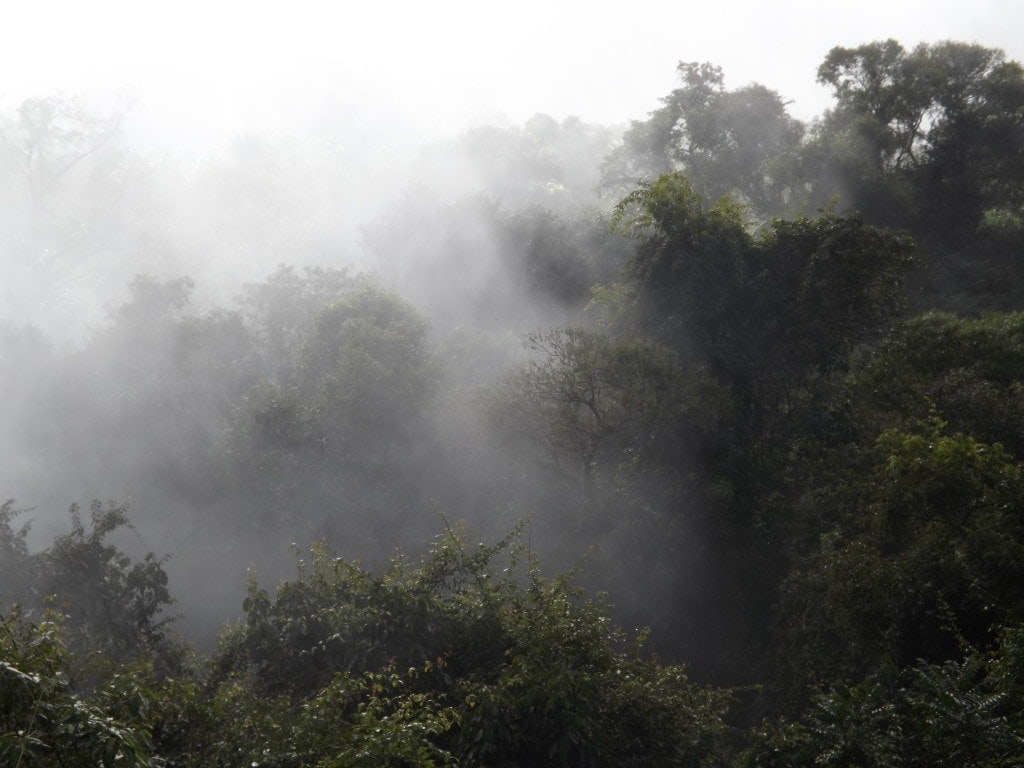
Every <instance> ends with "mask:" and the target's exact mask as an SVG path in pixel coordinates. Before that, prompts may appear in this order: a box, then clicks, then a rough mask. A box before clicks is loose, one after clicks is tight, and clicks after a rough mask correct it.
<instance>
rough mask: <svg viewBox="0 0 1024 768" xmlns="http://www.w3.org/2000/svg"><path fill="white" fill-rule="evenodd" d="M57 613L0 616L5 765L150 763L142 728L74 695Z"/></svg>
mask: <svg viewBox="0 0 1024 768" xmlns="http://www.w3.org/2000/svg"><path fill="white" fill-rule="evenodd" d="M58 618H59V617H57V616H55V615H53V614H49V615H47V616H46V617H45V618H44V620H43V621H41V622H40V623H39V624H28V623H27V622H24V621H23V620H21V619H20V618H19V617H18V616H17V615H14V616H11V617H9V618H5V617H3V616H0V764H3V765H9V766H12V768H21V767H22V766H24V768H30V767H38V768H49V767H50V766H60V767H61V768H65V767H66V768H94V767H95V766H103V768H113V766H125V765H129V766H137V767H138V768H147V767H148V766H149V765H150V763H149V760H148V755H149V752H150V744H149V740H148V738H147V734H146V732H145V731H144V730H135V729H133V728H130V727H126V726H125V725H124V724H123V723H122V722H120V721H118V720H116V719H114V718H112V717H110V716H108V715H107V714H106V713H105V712H104V711H103V710H102V709H101V708H99V707H97V706H96V705H94V704H91V703H88V702H86V701H84V700H82V699H81V698H80V697H79V696H78V695H76V694H75V693H73V692H72V690H71V683H70V679H69V677H70V674H69V673H70V669H71V667H70V665H69V656H68V652H67V649H66V647H65V646H64V643H63V640H62V632H61V626H60V623H59V622H58V621H57V619H58Z"/></svg>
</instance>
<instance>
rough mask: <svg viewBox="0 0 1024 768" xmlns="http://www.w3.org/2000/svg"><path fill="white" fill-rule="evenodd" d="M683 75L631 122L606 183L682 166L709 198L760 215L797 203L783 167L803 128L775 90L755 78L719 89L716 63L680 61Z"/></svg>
mask: <svg viewBox="0 0 1024 768" xmlns="http://www.w3.org/2000/svg"><path fill="white" fill-rule="evenodd" d="M678 71H679V77H680V79H681V80H682V82H683V85H682V87H680V88H677V89H676V90H674V91H673V92H672V93H670V94H669V95H668V96H666V97H664V98H663V99H662V103H663V104H664V106H663V107H661V108H659V109H657V110H655V111H654V112H652V113H651V115H650V117H649V118H648V119H647V120H645V121H634V122H633V123H632V125H631V127H630V128H629V130H627V131H626V133H625V135H624V136H623V143H622V146H621V147H619V148H618V149H617V150H615V151H614V152H612V153H611V155H609V157H608V159H607V160H606V161H605V164H604V167H603V184H604V186H605V187H607V188H621V187H622V185H626V188H629V187H632V186H633V185H634V184H636V183H637V182H638V181H640V180H642V179H648V180H649V179H653V178H654V177H656V176H659V175H661V174H664V173H672V172H678V171H682V172H684V173H685V174H686V175H687V177H689V178H690V179H691V180H692V182H693V184H694V186H695V187H696V188H697V189H698V190H699V191H700V193H701V194H702V195H703V196H705V197H707V198H709V199H712V200H716V199H718V198H720V197H723V196H725V195H731V196H734V197H737V198H739V199H741V200H743V201H744V202H745V203H747V204H748V205H750V206H751V208H753V209H755V210H757V211H758V212H759V213H760V214H761V215H765V216H769V215H777V214H780V213H782V212H783V211H784V210H787V209H790V210H791V209H792V208H793V207H794V203H795V204H797V205H799V202H800V201H799V200H796V199H795V198H796V196H797V195H798V193H799V190H796V189H794V185H793V184H792V182H791V180H790V174H789V173H788V172H787V168H788V165H789V164H790V163H789V158H790V156H791V155H792V154H793V153H794V152H796V150H797V149H798V147H799V144H800V140H801V137H802V136H803V132H804V127H803V125H802V124H801V123H800V122H799V121H798V120H795V119H794V118H792V117H791V116H790V115H789V114H788V112H787V111H786V104H785V102H784V101H783V100H782V98H781V97H780V96H779V94H777V93H775V92H774V91H771V90H769V89H768V88H765V87H764V86H763V85H759V84H757V83H753V84H751V85H747V86H745V87H743V88H739V89H737V90H734V91H729V90H726V89H725V85H724V77H723V75H722V70H721V69H720V68H719V67H716V66H713V65H711V64H707V63H704V64H698V63H696V62H689V63H680V64H679V66H678Z"/></svg>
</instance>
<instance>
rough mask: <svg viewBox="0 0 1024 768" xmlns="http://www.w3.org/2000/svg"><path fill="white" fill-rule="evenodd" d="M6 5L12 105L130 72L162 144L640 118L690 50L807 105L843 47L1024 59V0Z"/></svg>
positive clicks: (140, 127) (816, 99)
mask: <svg viewBox="0 0 1024 768" xmlns="http://www.w3.org/2000/svg"><path fill="white" fill-rule="evenodd" d="M0 3H2V5H3V6H5V9H4V19H5V22H4V26H3V29H2V31H0V72H2V73H3V75H2V77H0V109H4V110H9V109H11V108H12V107H14V106H16V105H17V104H18V103H19V102H20V100H21V99H22V98H24V97H25V96H28V95H41V94H45V93H48V92H50V91H52V90H54V89H61V90H64V91H71V92H76V91H85V92H87V93H91V94H98V95H100V96H110V95H111V94H113V93H116V91H117V89H118V88H119V87H120V86H122V85H124V86H128V87H130V88H131V90H132V91H133V92H134V93H135V94H136V98H137V100H138V102H139V106H138V107H137V108H136V112H135V117H134V120H135V128H134V130H135V131H136V133H137V135H138V136H144V137H146V138H145V139H143V140H152V141H155V142H157V143H162V142H164V141H173V140H174V139H173V137H176V136H179V135H181V136H185V137H186V138H188V137H190V136H191V138H192V139H193V140H194V139H195V138H196V137H197V136H199V135H205V132H206V131H208V130H212V131H214V134H215V135H216V132H218V131H219V132H222V133H223V132H231V131H233V130H236V129H242V128H244V129H253V128H254V129H262V128H273V129H277V130H284V131H290V130H294V129H295V128H296V127H298V126H300V125H306V124H308V123H309V122H310V121H313V122H315V121H317V120H320V121H324V120H329V119H332V116H336V115H337V114H339V113H345V114H353V113H354V114H359V113H366V115H367V117H366V118H365V119H366V120H367V121H368V122H367V125H378V124H387V123H388V122H394V123H401V124H403V125H404V127H405V128H407V129H411V130H412V131H413V132H414V133H420V134H422V135H423V136H430V135H436V133H437V132H444V133H450V132H453V131H455V130H458V129H459V128H461V127H463V126H465V125H467V124H469V123H479V122H495V121H499V120H503V119H504V120H508V121H512V122H515V123H521V122H522V121H523V120H525V119H527V118H528V117H530V116H531V115H532V114H534V113H536V112H547V113H548V114H551V115H553V116H555V117H558V118H562V117H565V116H567V115H577V116H579V117H581V118H582V119H584V120H586V121H591V122H604V123H615V122H624V121H626V120H628V119H631V118H641V117H643V116H644V115H645V114H646V113H647V112H649V111H650V110H652V109H654V108H656V107H657V106H658V98H659V97H660V96H663V95H664V94H666V93H667V92H668V91H669V90H671V89H672V88H673V87H674V86H675V82H676V81H675V65H676V63H677V62H678V61H680V60H685V61H712V62H714V63H716V64H719V65H721V66H722V67H723V69H724V71H725V75H726V84H727V86H729V87H737V86H741V85H744V84H746V83H748V82H751V81H758V82H762V83H764V84H765V85H767V86H769V87H771V88H774V89H775V90H777V91H779V92H780V93H781V94H782V95H783V96H784V97H786V98H787V99H790V100H791V101H792V102H793V104H792V107H791V109H792V111H793V113H794V114H795V115H796V116H798V117H801V118H805V119H807V118H809V117H811V116H813V115H815V114H818V113H819V112H820V111H821V110H822V109H823V108H824V106H825V105H826V103H827V94H826V92H825V91H824V89H822V88H821V87H820V86H818V85H816V83H815V81H814V77H815V70H816V68H817V66H818V64H819V63H820V62H821V60H822V59H823V57H824V55H825V54H826V53H827V51H828V50H829V49H830V48H831V47H832V46H834V45H856V44H859V43H862V42H869V41H872V40H877V39H883V38H886V37H895V38H897V39H899V40H900V41H901V42H903V43H904V45H906V46H908V47H911V46H913V45H915V44H916V43H918V42H921V41H928V42H933V41H936V40H942V39H955V40H963V41H968V42H970V41H976V42H979V43H982V44H984V45H988V46H993V47H1000V48H1003V49H1005V50H1006V52H1007V54H1008V55H1009V56H1010V58H1014V59H1018V60H1022V59H1024V2H1020V1H1019V0H973V2H971V3H967V2H956V3H953V2H948V1H947V0H930V1H929V2H920V1H919V0H906V1H901V0H887V1H886V2H879V1H878V0H860V1H859V2H845V3H823V2H821V0H814V1H813V2H804V1H797V0H775V1H774V2H754V1H753V0H739V1H730V0H719V2H700V3H696V2H693V3H687V2H683V0H675V2H651V1H648V0H622V1H621V2H616V3H613V2H607V1H606V0H590V1H589V2H584V1H582V0H566V1H564V2H558V1H557V0H547V2H542V1H540V0H519V1H518V2H502V3H498V2H488V1H487V0H476V2H463V1H462V0H422V1H421V2H387V1H386V0H376V1H375V0H361V2H358V3H350V2H340V1H338V2H312V1H311V0H288V1H283V0H282V1H279V2H263V1H260V0H252V1H250V2H244V3H243V2H217V0H204V1H203V2H197V1H196V0H174V1H173V2H164V1H161V2H156V1H154V0H131V1H126V0H74V1H71V0H61V1H57V0H0ZM370 116H372V119H371V117H370Z"/></svg>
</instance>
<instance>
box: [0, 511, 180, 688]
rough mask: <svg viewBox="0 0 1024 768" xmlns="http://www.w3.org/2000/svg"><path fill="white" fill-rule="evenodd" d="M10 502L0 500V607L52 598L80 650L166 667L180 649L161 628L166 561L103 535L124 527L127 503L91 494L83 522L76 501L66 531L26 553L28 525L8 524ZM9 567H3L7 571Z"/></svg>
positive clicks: (27, 606)
mask: <svg viewBox="0 0 1024 768" xmlns="http://www.w3.org/2000/svg"><path fill="white" fill-rule="evenodd" d="M16 514H18V511H16V510H14V507H13V502H7V503H5V504H4V505H3V506H2V507H0V547H2V549H0V553H2V554H3V555H4V556H3V558H2V559H0V577H2V576H5V575H6V576H8V577H9V578H5V579H4V580H3V582H2V583H3V591H0V598H2V599H0V609H3V608H5V607H6V606H9V605H12V604H18V605H20V606H21V608H22V609H23V610H25V611H29V612H36V613H38V612H41V611H42V610H43V608H44V604H48V603H51V602H52V603H54V604H55V605H56V606H58V608H59V610H60V611H61V613H62V614H66V616H65V620H66V627H65V629H64V631H65V633H66V636H67V639H68V642H69V644H70V645H71V646H72V648H73V649H75V650H76V651H79V652H90V653H94V654H100V655H106V656H108V657H109V659H110V660H111V661H114V660H116V661H123V660H125V659H127V658H130V657H137V656H145V657H153V658H156V659H158V661H159V663H160V664H161V665H163V666H164V667H165V668H166V667H168V666H176V665H177V664H178V663H179V662H180V656H181V654H180V649H179V648H177V646H176V645H175V643H174V642H173V641H171V640H170V638H169V637H168V636H167V634H166V629H167V625H168V624H169V622H170V621H171V619H170V618H167V617H161V616H160V614H161V613H162V611H163V610H164V609H165V608H166V607H167V606H169V605H170V604H171V603H172V602H173V600H172V598H171V595H170V591H169V589H168V584H167V574H166V572H165V571H164V568H163V564H164V561H163V560H161V559H158V558H157V557H156V556H155V555H154V554H152V553H147V554H146V556H145V557H144V558H143V559H142V560H141V561H136V562H133V561H132V559H131V558H130V557H129V556H128V555H126V554H125V553H124V552H122V551H121V550H120V549H119V548H118V547H117V546H115V545H114V544H111V543H110V542H109V541H108V540H107V539H108V537H109V536H110V535H111V534H114V533H115V532H117V531H119V530H122V529H125V528H130V527H131V524H130V523H129V522H128V508H127V506H126V505H117V504H114V503H110V504H108V505H107V506H103V505H102V504H101V503H100V502H98V501H94V502H93V503H92V505H91V507H90V521H89V527H88V528H87V526H86V523H85V522H83V520H82V516H81V513H80V511H79V508H78V506H77V505H73V506H72V507H71V510H70V515H71V523H72V527H71V532H70V533H68V534H66V535H64V536H59V537H57V538H56V539H55V540H54V542H53V543H52V544H51V545H50V546H49V547H48V548H46V549H45V550H43V551H41V552H38V553H32V554H30V553H29V552H28V549H27V547H26V544H25V535H26V533H27V530H28V526H27V524H26V525H25V526H23V527H22V528H21V529H19V530H17V531H14V530H12V528H11V526H10V521H11V519H12V517H13V516H14V515H16ZM8 571H9V572H8Z"/></svg>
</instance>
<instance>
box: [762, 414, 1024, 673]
mask: <svg viewBox="0 0 1024 768" xmlns="http://www.w3.org/2000/svg"><path fill="white" fill-rule="evenodd" d="M879 454H880V456H881V457H883V459H882V462H881V463H880V465H879V466H878V467H877V470H876V473H875V475H874V477H873V478H871V479H870V480H867V481H865V482H864V484H863V486H862V489H861V494H862V495H861V498H860V503H859V505H858V506H857V507H856V508H854V509H850V510H848V511H847V516H846V517H845V519H844V520H843V521H842V522H841V524H840V527H839V529H838V530H836V531H835V532H833V533H831V534H828V535H826V536H824V537H823V538H822V542H821V546H820V549H819V550H818V552H817V554H815V555H814V556H813V557H812V558H810V559H809V561H808V562H806V563H805V565H803V566H801V567H800V568H798V569H797V570H796V571H794V573H793V574H792V575H791V576H790V578H789V580H788V585H787V591H786V596H785V598H784V601H783V604H782V615H781V617H780V620H779V621H780V625H781V626H783V627H785V629H784V630H783V631H784V633H785V634H786V635H787V636H788V637H789V638H790V640H791V641H792V642H793V644H792V645H788V646H786V650H785V651H783V653H784V654H785V655H786V656H787V657H788V659H789V663H788V665H787V675H789V676H791V677H790V679H791V681H797V680H811V681H814V680H818V681H821V680H828V679H835V678H836V677H853V678H854V679H856V678H858V677H859V676H862V675H864V674H866V673H868V672H871V671H875V670H878V669H879V668H880V667H881V666H883V665H885V664H888V663H895V664H896V665H897V666H899V667H902V666H904V665H907V664H910V663H912V662H913V661H914V660H916V659H918V658H923V659H925V660H928V661H931V662H936V663H939V662H943V661H945V660H948V659H952V658H955V657H956V656H957V655H959V653H960V651H961V649H962V648H964V647H968V648H970V647H976V648H984V647H986V646H988V645H989V644H991V643H992V642H993V639H994V632H995V630H996V627H997V625H999V624H1003V623H1016V622H1019V621H1020V620H1021V619H1022V618H1024V602H1022V601H1021V597H1020V594H1019V589H1018V585H1019V584H1020V583H1021V579H1022V578H1024V526H1022V521H1021V518H1020V514H1019V510H1020V500H1021V498H1024V472H1022V469H1021V466H1020V464H1018V463H1016V462H1014V461H1013V459H1012V458H1011V457H1010V456H1009V455H1008V454H1007V453H1006V452H1005V451H1004V450H1003V449H1002V448H1001V447H1000V446H999V445H988V444H985V443H982V442H979V441H977V440H975V439H974V438H971V437H969V436H966V435H963V434H952V435H947V434H945V433H944V432H943V431H942V425H941V424H936V425H935V426H934V427H933V428H932V430H931V431H929V432H927V433H925V434H908V433H904V432H899V431H897V430H891V431H888V432H886V433H884V434H883V435H882V437H881V438H880V440H879Z"/></svg>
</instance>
